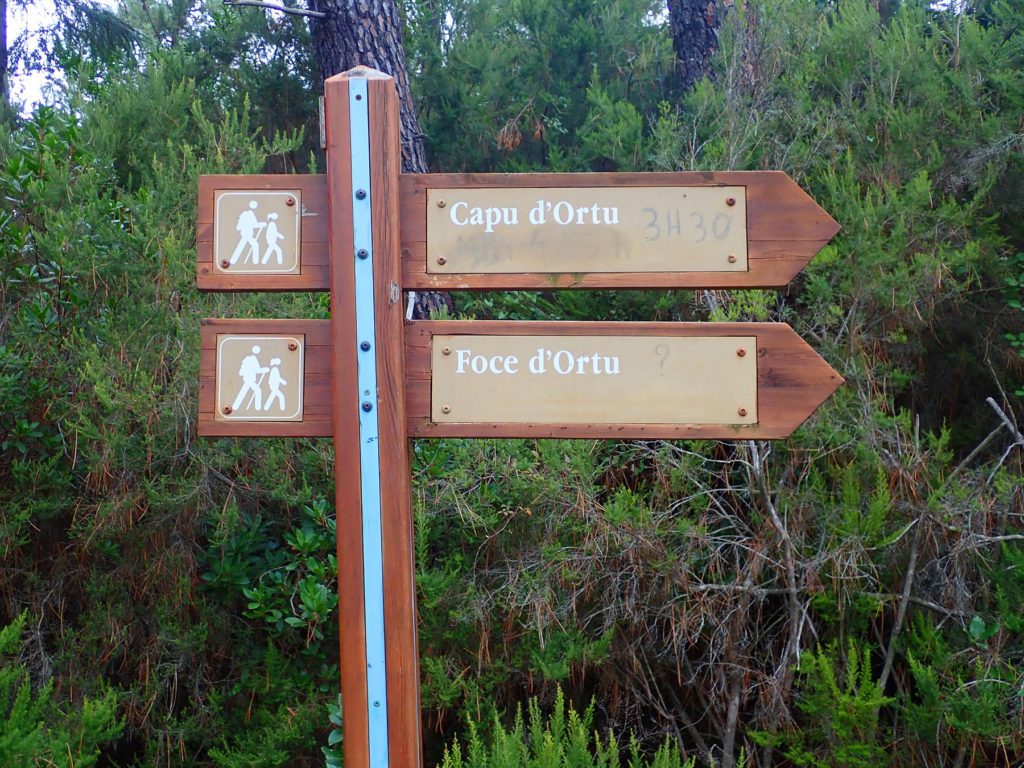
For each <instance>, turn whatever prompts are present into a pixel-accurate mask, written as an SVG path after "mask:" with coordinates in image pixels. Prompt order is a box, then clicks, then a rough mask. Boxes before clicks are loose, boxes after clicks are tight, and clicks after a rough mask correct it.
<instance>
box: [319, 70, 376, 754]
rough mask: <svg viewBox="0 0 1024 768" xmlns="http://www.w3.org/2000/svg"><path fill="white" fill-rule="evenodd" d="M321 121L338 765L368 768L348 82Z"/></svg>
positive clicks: (339, 83) (328, 96) (335, 87)
mask: <svg viewBox="0 0 1024 768" xmlns="http://www.w3.org/2000/svg"><path fill="white" fill-rule="evenodd" d="M324 100H325V112H326V121H327V126H326V127H327V130H326V137H327V180H328V184H327V187H328V200H329V218H328V222H329V251H330V253H331V254H332V259H331V279H330V285H331V321H330V322H331V335H332V339H333V342H334V349H333V354H334V371H335V376H334V402H335V403H336V404H337V405H336V408H335V412H334V429H333V433H334V462H335V463H334V471H335V513H336V515H337V530H338V621H339V624H340V629H341V632H340V642H341V690H342V696H343V699H344V704H345V717H344V720H343V725H342V729H343V733H344V737H345V742H344V744H345V747H344V749H345V765H346V766H349V767H350V768H368V767H369V763H370V755H369V726H368V716H367V711H366V698H367V683H366V613H365V605H364V601H363V518H362V493H361V481H360V475H359V463H360V457H359V413H358V411H357V410H356V408H357V403H358V400H359V385H358V379H357V371H356V366H355V360H356V354H357V352H356V315H355V305H354V302H353V300H352V297H353V296H354V295H355V274H354V271H353V266H352V258H353V256H352V238H353V234H352V202H351V201H352V160H351V147H350V143H349V106H348V104H349V95H348V81H347V79H346V78H344V77H342V76H335V77H332V78H330V79H328V80H327V81H326V82H325V83H324Z"/></svg>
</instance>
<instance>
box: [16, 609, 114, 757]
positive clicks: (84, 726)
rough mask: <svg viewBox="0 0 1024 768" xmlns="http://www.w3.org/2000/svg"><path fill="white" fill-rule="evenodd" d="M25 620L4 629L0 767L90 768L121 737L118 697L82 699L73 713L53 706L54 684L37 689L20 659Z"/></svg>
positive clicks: (47, 683) (106, 694)
mask: <svg viewBox="0 0 1024 768" xmlns="http://www.w3.org/2000/svg"><path fill="white" fill-rule="evenodd" d="M27 618H28V616H27V614H25V613H23V614H21V616H19V617H17V618H16V619H15V620H14V621H13V622H12V623H10V624H8V625H7V626H5V627H3V628H2V629H0V763H2V764H3V765H4V766H5V768H35V766H39V765H47V766H53V767H54V768H76V766H77V767H78V768H90V767H91V766H94V765H96V763H97V759H98V758H99V754H100V748H101V747H102V746H103V745H104V744H107V743H109V742H111V741H113V740H114V739H116V738H117V737H118V735H119V734H120V733H121V731H122V729H123V728H124V723H123V722H121V721H120V720H119V719H118V717H117V697H116V696H115V695H114V694H113V693H111V692H108V693H105V694H103V695H102V696H101V697H100V698H95V697H93V698H90V697H84V698H82V699H81V701H80V702H79V704H78V706H77V707H75V708H74V709H73V710H72V711H61V709H59V708H58V704H57V702H55V701H54V700H53V680H52V679H51V680H47V681H45V682H42V684H41V685H38V686H34V685H33V681H32V680H30V676H29V670H28V669H27V668H26V667H25V666H24V665H23V664H21V663H18V661H17V658H18V656H19V655H20V654H19V650H20V649H21V646H22V634H23V633H24V631H25V623H26V621H27Z"/></svg>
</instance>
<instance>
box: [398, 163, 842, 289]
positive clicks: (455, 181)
mask: <svg viewBox="0 0 1024 768" xmlns="http://www.w3.org/2000/svg"><path fill="white" fill-rule="evenodd" d="M400 183H401V208H400V220H401V237H402V262H403V287H405V288H406V289H410V290H452V291H454V290H472V289H477V290H517V289H524V290H525V289H531V288H534V289H553V288H780V287H782V286H785V285H786V284H787V283H789V281H791V280H792V279H793V278H794V277H795V276H796V275H797V274H798V273H799V272H800V270H801V269H803V267H804V266H805V265H806V264H807V263H808V262H809V261H810V260H811V258H812V257H813V256H814V254H816V253H817V252H818V251H819V250H821V248H822V247H823V246H824V245H825V244H826V243H828V241H829V240H831V239H832V237H833V236H834V235H835V234H836V233H837V232H838V231H839V225H838V224H836V222H835V221H834V220H833V219H832V217H831V216H829V215H828V214H827V213H826V212H825V211H823V210H822V209H821V208H820V207H819V206H818V204H817V203H815V202H814V201H813V200H812V199H811V198H810V197H808V195H807V194H806V193H805V192H804V191H803V190H802V189H800V187H799V186H797V184H796V183H795V182H794V181H793V180H792V179H790V178H789V177H788V176H787V175H786V174H785V173H783V172H781V171H730V172H724V173H701V172H684V173H571V174H555V173H519V174H411V175H403V176H402V177H401V182H400ZM616 186H617V187H637V186H700V187H716V186H743V187H746V190H747V245H748V259H749V267H750V268H749V270H748V271H746V272H647V273H635V272H622V273H603V274H576V273H573V274H548V273H542V274H539V273H532V274H530V273H526V274H464V275H439V274H428V273H427V270H426V265H427V251H426V230H427V215H426V202H427V190H428V189H432V188H463V187H491V188H495V187H497V188H500V187H538V188H552V187H616Z"/></svg>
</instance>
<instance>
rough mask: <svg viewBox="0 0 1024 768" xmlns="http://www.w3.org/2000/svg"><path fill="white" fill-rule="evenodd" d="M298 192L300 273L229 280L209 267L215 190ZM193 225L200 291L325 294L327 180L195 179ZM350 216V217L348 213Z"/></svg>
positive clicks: (286, 177) (280, 177)
mask: <svg viewBox="0 0 1024 768" xmlns="http://www.w3.org/2000/svg"><path fill="white" fill-rule="evenodd" d="M233 189H252V190H261V189H267V190H275V189H298V190H300V191H301V193H302V205H303V207H304V209H305V213H304V215H303V216H302V228H301V245H300V254H299V262H300V265H299V266H300V272H299V273H298V274H293V275H273V274H268V275H254V274H247V275H229V274H225V273H224V272H223V271H221V270H219V269H215V268H214V265H213V230H214V222H213V215H214V214H213V208H214V206H213V201H214V194H215V193H216V192H217V191H218V190H233ZM198 207H199V215H198V219H197V222H196V260H197V271H196V284H197V286H198V287H199V290H201V291H326V290H329V289H330V264H329V261H330V259H329V254H328V248H327V238H328V221H327V219H328V204H327V177H326V176H323V175H312V174H307V175H298V174H256V175H249V176H228V175H220V176H200V177H199V206H198ZM349 215H350V216H351V212H350V213H349Z"/></svg>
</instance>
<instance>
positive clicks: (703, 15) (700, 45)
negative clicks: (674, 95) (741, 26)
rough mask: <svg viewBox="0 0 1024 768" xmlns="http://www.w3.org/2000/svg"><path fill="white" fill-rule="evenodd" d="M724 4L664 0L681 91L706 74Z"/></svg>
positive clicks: (723, 1) (714, 0)
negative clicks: (666, 2)
mask: <svg viewBox="0 0 1024 768" xmlns="http://www.w3.org/2000/svg"><path fill="white" fill-rule="evenodd" d="M726 4H727V2H726V0H668V24H669V30H670V31H671V33H672V47H673V48H674V49H675V51H676V63H677V66H678V67H679V80H680V83H681V84H682V86H683V90H684V91H689V90H690V89H692V88H693V86H694V85H696V84H697V81H698V80H700V79H701V78H703V77H705V76H706V75H707V74H708V71H709V69H710V65H711V57H712V56H713V55H714V54H715V51H716V50H717V49H718V28H719V26H720V25H721V23H722V16H723V14H724V6H725V5H726ZM728 4H730V5H731V3H728Z"/></svg>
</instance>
